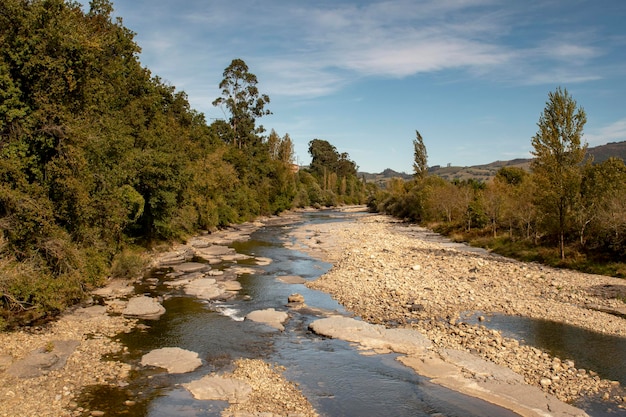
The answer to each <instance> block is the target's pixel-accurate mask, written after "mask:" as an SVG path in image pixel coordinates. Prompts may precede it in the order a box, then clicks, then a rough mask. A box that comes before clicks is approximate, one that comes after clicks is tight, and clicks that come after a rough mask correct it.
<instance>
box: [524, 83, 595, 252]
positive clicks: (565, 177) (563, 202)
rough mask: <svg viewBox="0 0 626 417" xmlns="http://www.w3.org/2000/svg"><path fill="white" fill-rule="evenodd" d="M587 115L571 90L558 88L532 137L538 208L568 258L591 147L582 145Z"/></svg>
mask: <svg viewBox="0 0 626 417" xmlns="http://www.w3.org/2000/svg"><path fill="white" fill-rule="evenodd" d="M586 121H587V116H586V115H585V112H584V110H583V109H582V108H577V107H576V101H575V100H574V99H573V98H572V97H571V96H570V95H569V94H568V92H567V90H561V88H557V90H556V91H555V92H551V93H550V94H549V95H548V102H547V103H546V108H545V109H544V111H543V114H542V115H541V117H540V119H539V122H538V123H537V125H538V126H539V131H538V132H537V134H536V135H535V136H533V138H532V145H533V148H534V151H533V155H534V156H535V159H534V160H533V162H532V165H531V166H532V170H533V174H534V175H533V178H534V180H535V181H536V182H537V185H538V187H537V195H536V205H538V206H540V207H541V211H542V213H543V214H544V215H543V217H542V222H543V227H544V228H545V229H546V230H547V231H548V233H550V234H552V235H553V236H556V237H557V239H558V242H559V248H560V250H561V258H562V259H564V258H565V235H566V234H567V233H568V232H569V229H570V228H571V219H572V215H571V211H572V210H573V207H574V205H575V204H576V199H577V197H578V196H579V194H580V183H581V167H580V164H581V163H582V162H583V160H584V158H585V155H586V151H587V145H586V144H585V145H584V146H583V145H582V144H581V138H582V131H583V126H584V125H585V123H586Z"/></svg>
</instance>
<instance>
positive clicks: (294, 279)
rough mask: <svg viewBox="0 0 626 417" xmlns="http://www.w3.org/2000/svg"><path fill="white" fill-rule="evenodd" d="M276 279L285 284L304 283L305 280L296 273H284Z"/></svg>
mask: <svg viewBox="0 0 626 417" xmlns="http://www.w3.org/2000/svg"><path fill="white" fill-rule="evenodd" d="M276 279H277V280H278V281H280V282H284V283H285V284H304V283H305V282H306V279H304V278H302V277H301V276H298V275H285V276H282V277H278V278H276Z"/></svg>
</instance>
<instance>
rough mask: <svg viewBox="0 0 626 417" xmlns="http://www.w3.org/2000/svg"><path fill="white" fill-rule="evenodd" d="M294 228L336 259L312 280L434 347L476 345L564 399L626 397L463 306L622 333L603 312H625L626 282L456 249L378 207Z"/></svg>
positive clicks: (307, 243) (306, 243) (301, 239)
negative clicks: (469, 319) (476, 319)
mask: <svg viewBox="0 0 626 417" xmlns="http://www.w3.org/2000/svg"><path fill="white" fill-rule="evenodd" d="M294 236H296V238H297V239H296V241H297V242H298V243H297V244H296V245H295V246H297V249H300V250H306V251H309V252H310V253H312V254H314V255H316V256H321V257H323V258H324V259H325V260H327V261H329V262H331V263H333V265H334V266H333V268H332V269H331V271H329V272H328V273H327V274H325V275H323V276H322V277H320V278H319V279H318V280H316V281H314V282H312V283H310V284H309V286H310V287H312V288H315V289H318V290H321V291H324V292H328V293H330V294H331V295H332V296H333V297H334V298H335V299H337V300H338V301H339V302H340V303H341V304H342V305H344V306H345V308H346V309H347V310H349V311H352V312H354V313H355V314H357V315H358V316H360V317H362V318H363V319H364V320H366V321H368V322H370V323H374V324H384V325H387V326H390V327H396V326H398V327H409V328H414V329H416V330H418V331H419V332H421V333H422V334H424V335H425V336H426V337H427V338H429V339H430V340H431V341H432V343H433V351H434V352H444V351H445V350H447V349H458V350H461V351H466V352H470V353H471V354H473V355H476V356H478V357H480V358H482V359H485V360H488V361H491V362H493V363H495V364H498V365H503V366H506V367H507V368H509V369H511V370H512V371H514V372H516V373H518V374H520V375H522V376H523V378H524V380H525V381H526V383H528V384H530V385H532V386H536V387H538V388H540V389H541V390H543V391H544V392H545V393H548V394H551V395H553V396H555V397H556V398H558V399H560V400H561V401H564V402H568V403H572V402H575V401H576V400H578V399H580V398H581V397H584V396H599V397H600V398H603V399H604V400H606V401H611V402H613V403H614V404H615V407H620V408H622V409H623V407H624V400H626V398H624V397H623V395H624V394H623V391H622V390H621V387H620V386H619V384H618V383H616V382H614V381H608V380H603V379H601V378H600V377H599V376H598V375H597V374H596V372H594V370H592V369H590V370H586V369H579V368H577V367H576V364H575V363H573V362H572V361H569V360H567V358H554V357H551V356H550V355H549V354H547V353H545V352H542V351H540V350H539V349H536V348H533V347H530V346H526V345H520V343H518V342H517V341H515V340H513V339H507V338H505V337H502V335H501V334H500V333H499V332H497V331H493V330H488V329H486V328H484V327H483V326H479V325H471V324H468V323H466V322H464V313H465V312H476V311H480V312H483V314H485V315H487V314H488V313H505V314H509V315H520V316H525V317H532V318H541V319H548V320H553V321H557V322H564V323H568V324H571V325H576V326H580V327H582V328H586V329H589V330H593V331H596V332H600V333H605V334H612V335H617V336H622V337H623V336H626V320H625V319H623V318H621V317H618V316H616V315H612V314H607V313H604V312H600V311H599V310H607V311H616V312H620V311H623V308H624V302H623V301H622V300H621V299H619V298H614V295H615V294H614V291H609V290H610V289H620V288H623V287H624V282H623V280H620V279H616V278H610V277H605V276H597V275H590V274H583V273H578V272H573V271H568V270H558V269H553V268H548V267H544V266H541V265H537V264H525V263H521V262H517V261H513V260H510V259H506V258H503V257H500V256H495V255H491V254H489V253H487V252H485V251H466V250H459V248H458V245H450V244H445V243H442V242H436V241H429V239H425V237H427V236H428V232H427V231H425V230H424V229H421V228H419V227H416V226H410V225H406V224H404V223H401V222H398V221H396V220H394V219H392V218H390V217H387V216H381V215H364V216H363V217H361V218H360V219H359V220H358V221H356V222H353V223H341V224H332V223H329V224H323V225H316V226H315V227H314V228H302V229H300V230H298V231H297V232H295V233H294Z"/></svg>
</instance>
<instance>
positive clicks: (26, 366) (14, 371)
mask: <svg viewBox="0 0 626 417" xmlns="http://www.w3.org/2000/svg"><path fill="white" fill-rule="evenodd" d="M78 345H80V342H79V341H78V340H52V341H50V342H49V345H48V346H46V347H45V348H39V349H36V350H34V351H32V352H31V353H30V354H29V355H28V356H26V357H25V358H24V359H21V360H19V361H16V362H14V363H13V364H11V365H10V366H9V367H8V368H7V370H6V372H7V374H9V375H12V376H15V377H18V378H35V377H38V376H41V375H43V374H44V373H47V372H49V371H54V370H57V369H61V368H63V367H64V366H65V364H66V362H67V358H69V356H70V355H71V354H72V353H73V352H74V350H75V349H76V347H77V346H78Z"/></svg>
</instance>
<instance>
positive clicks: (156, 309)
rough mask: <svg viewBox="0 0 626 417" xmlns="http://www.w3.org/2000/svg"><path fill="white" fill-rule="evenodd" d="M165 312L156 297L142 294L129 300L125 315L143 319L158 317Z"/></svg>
mask: <svg viewBox="0 0 626 417" xmlns="http://www.w3.org/2000/svg"><path fill="white" fill-rule="evenodd" d="M164 313H165V307H163V306H162V305H161V304H160V303H159V301H158V300H157V299H156V298H152V297H147V296H145V295H140V296H137V297H133V298H131V299H130V300H128V304H127V305H126V308H125V309H124V311H123V312H122V314H123V315H125V316H129V317H137V318H142V319H158V318H159V317H161V316H162V315H163V314H164Z"/></svg>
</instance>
